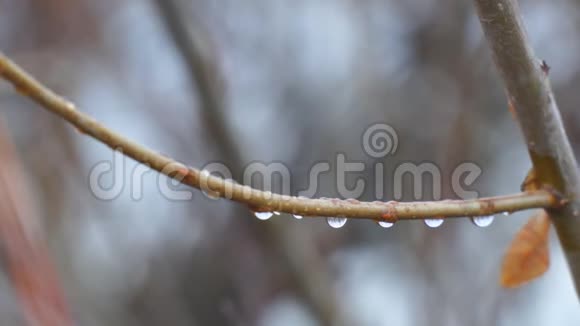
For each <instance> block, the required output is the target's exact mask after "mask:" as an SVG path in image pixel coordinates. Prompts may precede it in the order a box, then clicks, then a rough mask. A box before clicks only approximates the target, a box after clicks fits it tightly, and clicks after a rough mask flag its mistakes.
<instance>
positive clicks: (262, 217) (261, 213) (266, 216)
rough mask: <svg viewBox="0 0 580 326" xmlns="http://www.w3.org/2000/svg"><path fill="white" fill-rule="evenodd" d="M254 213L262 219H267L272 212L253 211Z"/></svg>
mask: <svg viewBox="0 0 580 326" xmlns="http://www.w3.org/2000/svg"><path fill="white" fill-rule="evenodd" d="M254 215H255V216H256V217H257V218H258V219H259V220H262V221H265V220H267V219H269V218H270V217H272V215H273V214H272V212H254Z"/></svg>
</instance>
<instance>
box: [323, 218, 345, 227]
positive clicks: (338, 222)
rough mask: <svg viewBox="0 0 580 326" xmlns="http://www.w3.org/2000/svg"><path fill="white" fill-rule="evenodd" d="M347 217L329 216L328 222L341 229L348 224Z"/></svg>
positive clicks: (331, 225)
mask: <svg viewBox="0 0 580 326" xmlns="http://www.w3.org/2000/svg"><path fill="white" fill-rule="evenodd" d="M346 221H347V218H346V217H328V218H326V222H328V225H330V227H331V228H334V229H339V228H341V227H343V226H344V225H345V224H346Z"/></svg>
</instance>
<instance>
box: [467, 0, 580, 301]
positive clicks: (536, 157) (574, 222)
mask: <svg viewBox="0 0 580 326" xmlns="http://www.w3.org/2000/svg"><path fill="white" fill-rule="evenodd" d="M475 4H476V7H477V13H478V15H479V20H480V22H481V25H482V27H483V31H484V33H485V36H486V38H487V41H488V43H489V45H490V46H491V50H492V52H493V56H494V60H495V63H496V65H497V67H498V69H499V72H500V74H501V77H502V79H503V81H504V84H505V87H506V90H507V94H508V97H509V102H510V103H511V105H513V107H514V109H515V111H516V113H517V118H518V121H519V123H520V126H521V128H522V130H523V133H524V137H525V140H526V143H527V147H528V152H529V154H530V158H531V160H532V163H533V168H534V173H535V176H536V178H537V181H538V182H539V183H540V184H541V185H542V186H544V187H549V188H552V189H554V190H556V191H558V192H560V194H561V195H562V196H563V197H564V198H565V200H566V201H567V202H568V205H565V206H564V207H562V208H551V209H547V211H548V213H549V215H550V217H551V220H552V222H553V223H554V225H555V227H556V231H557V233H558V237H559V239H560V243H561V245H562V249H563V251H564V253H565V255H566V258H567V261H568V265H569V266H570V270H571V273H572V278H573V281H574V284H575V286H576V292H577V293H578V294H580V198H579V196H580V175H579V174H578V170H577V163H576V160H575V158H574V154H573V152H572V149H571V147H570V144H569V142H568V137H567V136H566V132H565V131H564V126H563V124H562V120H561V117H560V113H559V111H558V106H557V104H556V100H555V99H554V95H553V93H552V89H551V87H550V83H549V81H548V70H549V67H548V66H547V65H546V63H545V62H540V61H539V60H537V59H536V57H535V55H534V53H533V50H532V48H531V46H530V44H529V42H528V39H527V35H526V33H525V29H524V25H523V22H522V19H521V17H520V14H519V12H518V6H517V1H515V0H475Z"/></svg>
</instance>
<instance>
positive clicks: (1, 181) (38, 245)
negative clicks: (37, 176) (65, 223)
mask: <svg viewBox="0 0 580 326" xmlns="http://www.w3.org/2000/svg"><path fill="white" fill-rule="evenodd" d="M0 162H2V164H1V165H0V244H1V246H0V248H2V256H3V258H4V260H5V261H6V266H7V269H8V274H9V277H10V279H11V280H12V286H13V288H14V292H15V293H16V296H17V297H18V299H19V300H20V302H21V307H22V310H23V313H24V317H25V320H26V321H27V323H28V325H31V326H37V325H38V326H67V325H73V322H72V319H71V317H70V314H69V311H68V309H67V306H66V302H65V296H64V293H63V291H62V289H61V287H60V284H59V282H58V278H57V275H56V269H55V266H54V264H53V263H52V260H51V258H50V253H49V250H48V248H47V245H46V243H45V242H44V241H43V239H42V236H41V230H40V229H39V228H38V222H39V221H38V220H36V219H35V215H34V213H33V209H31V208H32V207H33V206H34V205H33V204H32V203H31V201H30V198H29V197H28V196H27V193H26V191H25V189H24V188H25V187H24V182H23V179H22V174H21V171H20V169H19V163H18V161H17V158H16V154H15V152H14V150H13V148H12V146H11V144H10V141H9V139H8V136H7V134H6V132H5V128H4V127H3V126H2V124H1V123H0Z"/></svg>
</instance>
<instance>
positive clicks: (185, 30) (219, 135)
mask: <svg viewBox="0 0 580 326" xmlns="http://www.w3.org/2000/svg"><path fill="white" fill-rule="evenodd" d="M156 3H157V5H158V8H159V12H160V13H161V18H162V20H163V22H164V23H165V25H166V26H167V29H168V31H169V34H170V37H171V38H172V39H173V41H174V43H175V45H176V47H177V49H178V50H179V52H180V53H181V54H182V57H183V59H184V61H185V62H186V64H187V67H188V69H189V75H190V77H191V79H192V82H193V83H194V84H195V86H196V89H195V90H196V91H197V93H198V98H199V100H200V106H201V113H202V117H203V121H204V125H205V126H207V127H206V130H207V132H208V133H209V134H210V136H211V139H212V140H213V141H214V142H215V144H216V145H217V146H218V147H219V148H220V151H221V153H222V158H223V159H224V160H225V161H226V162H227V163H228V165H229V167H230V169H231V170H232V175H233V177H234V179H236V180H241V178H242V176H243V157H242V153H241V152H240V151H239V150H238V146H236V142H235V140H234V137H233V136H232V134H231V132H230V128H228V126H227V116H226V113H225V110H226V107H225V98H226V95H227V94H226V86H225V83H224V82H223V81H222V79H221V78H222V73H221V69H219V59H218V58H219V52H218V51H216V49H215V46H214V44H212V43H211V41H212V40H211V39H210V37H209V34H208V33H206V32H205V31H204V30H203V27H202V26H200V25H201V24H199V23H198V24H193V23H196V22H198V19H195V18H193V19H192V18H191V17H189V18H188V19H187V20H186V19H185V18H184V16H183V14H182V12H183V8H181V9H180V5H179V3H178V1H177V0H157V1H156ZM246 214H248V213H246ZM245 223H246V224H249V223H252V225H249V229H250V230H252V233H254V234H255V237H256V238H258V239H259V240H260V241H261V242H262V243H263V246H264V247H265V248H267V249H266V250H269V251H270V252H271V256H279V255H280V256H281V257H282V258H283V259H282V263H283V264H284V271H285V273H286V274H287V275H288V276H289V279H290V280H291V281H292V282H293V283H294V284H295V285H296V288H297V289H298V292H299V293H298V294H299V295H301V296H302V297H303V298H304V301H305V302H306V304H307V305H308V306H309V308H310V309H311V310H312V312H313V314H314V315H315V316H316V318H317V320H318V321H319V323H320V324H321V325H340V324H343V323H344V322H345V320H344V319H345V318H346V317H345V316H343V315H344V314H341V313H340V309H339V308H338V307H337V305H338V303H337V302H338V300H337V297H336V294H335V291H334V290H333V287H332V284H331V282H330V279H329V277H328V273H327V271H326V264H325V263H324V259H323V258H322V257H320V254H319V252H318V250H316V243H315V241H314V240H313V239H312V237H311V236H310V235H309V234H305V233H302V234H300V235H298V234H294V232H293V229H292V228H288V227H286V226H285V224H284V222H282V223H281V224H278V223H268V224H264V225H262V226H263V228H256V225H255V224H253V223H255V222H254V221H250V220H249V219H246V221H245ZM297 237H300V238H301V244H302V245H301V246H297V245H296V243H295V242H296V238H297Z"/></svg>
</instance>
